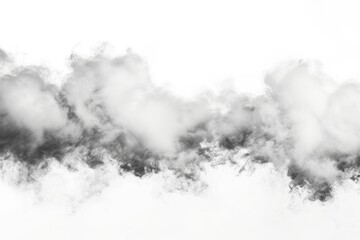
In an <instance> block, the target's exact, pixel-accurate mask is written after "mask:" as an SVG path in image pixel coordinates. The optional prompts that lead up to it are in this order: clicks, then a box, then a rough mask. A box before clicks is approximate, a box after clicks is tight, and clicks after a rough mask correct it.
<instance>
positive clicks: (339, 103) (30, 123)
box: [0, 49, 360, 201]
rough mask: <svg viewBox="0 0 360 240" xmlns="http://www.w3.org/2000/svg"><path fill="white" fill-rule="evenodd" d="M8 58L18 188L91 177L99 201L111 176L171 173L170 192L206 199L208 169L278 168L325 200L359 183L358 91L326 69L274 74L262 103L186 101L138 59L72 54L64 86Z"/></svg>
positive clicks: (4, 130)
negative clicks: (62, 176)
mask: <svg viewBox="0 0 360 240" xmlns="http://www.w3.org/2000/svg"><path fill="white" fill-rule="evenodd" d="M0 58H1V59H0V60H1V62H0V63H1V65H0V66H1V69H0V71H1V76H0V117H1V121H0V124H1V125H0V158H1V162H0V164H1V171H2V174H3V175H4V176H9V175H11V177H10V179H11V180H10V181H11V182H12V183H15V184H18V185H19V184H20V185H24V184H25V185H27V184H36V185H38V186H39V187H40V188H41V184H42V181H43V179H44V178H46V176H47V174H50V173H51V171H52V168H53V166H54V164H58V165H60V166H62V168H64V169H66V171H69V172H72V173H74V174H75V172H81V171H84V169H93V170H94V171H95V172H96V174H95V175H96V176H95V175H94V177H93V179H92V181H93V182H94V184H92V185H91V186H90V185H89V189H90V188H95V190H94V191H95V192H98V191H102V190H103V189H104V188H106V174H108V173H109V171H110V172H114V171H115V172H117V174H119V175H126V174H133V175H135V176H136V177H139V178H143V177H144V176H148V175H155V174H161V173H164V172H166V173H167V174H170V175H171V176H172V178H173V180H172V182H171V184H170V185H169V186H168V187H169V189H171V190H175V189H177V190H179V191H195V192H201V191H203V190H204V189H206V185H207V183H206V182H205V181H203V180H202V177H201V175H202V171H205V170H204V169H206V167H207V166H217V165H220V164H230V165H231V166H232V167H233V168H235V169H237V170H236V171H238V173H239V174H242V173H243V172H246V171H250V170H251V169H252V168H253V166H254V165H268V164H271V165H273V166H274V168H275V169H276V170H277V171H278V172H279V174H284V177H285V178H289V179H290V183H289V189H290V190H291V191H290V193H289V194H293V193H294V191H295V192H296V191H299V190H300V191H302V190H304V189H305V190H306V191H307V198H308V199H310V200H319V201H327V200H330V199H332V196H333V186H334V185H340V186H341V184H342V182H343V181H347V180H352V181H355V182H357V181H358V179H359V177H360V123H359V121H358V120H359V118H360V84H359V83H358V82H356V81H350V82H345V83H342V84H338V83H336V82H334V81H333V80H332V79H331V77H330V76H327V75H326V73H323V72H322V70H321V64H320V63H319V62H317V61H310V60H293V61H288V62H284V63H281V64H279V66H278V67H277V68H275V69H271V70H269V71H268V72H267V73H266V75H265V77H264V82H265V83H266V86H267V88H266V90H265V91H264V93H263V94H262V95H259V96H248V95H245V94H241V93H237V92H236V91H234V90H232V88H231V86H230V87H229V86H228V87H227V88H224V89H220V90H219V91H217V92H214V91H210V90H207V91H204V92H203V93H202V94H200V95H199V96H198V97H196V98H193V99H191V100H188V99H182V98H181V96H176V95H174V94H172V93H171V92H169V91H167V90H166V89H164V88H162V87H159V86H156V85H155V84H153V83H152V81H151V76H150V75H149V72H148V65H147V63H146V62H145V61H144V60H143V59H142V58H141V56H139V55H138V54H136V53H134V52H132V51H131V50H129V51H128V52H127V53H126V54H125V55H122V56H112V55H111V54H109V53H107V52H106V51H104V49H100V50H99V51H97V52H95V53H94V54H93V56H91V57H86V58H85V57H82V56H80V55H77V54H72V55H71V56H70V58H69V66H70V71H69V73H68V74H67V75H66V76H65V77H64V78H63V79H62V80H61V81H60V83H59V84H51V83H50V81H48V77H49V75H50V74H51V70H50V69H47V68H45V67H42V66H21V65H20V66H18V65H17V64H16V63H15V62H14V59H13V58H12V57H11V54H10V53H6V52H5V51H3V50H1V51H0ZM109 169H110V170H109ZM94 185H95V187H94ZM54 187H55V188H56V186H54ZM89 189H84V191H89Z"/></svg>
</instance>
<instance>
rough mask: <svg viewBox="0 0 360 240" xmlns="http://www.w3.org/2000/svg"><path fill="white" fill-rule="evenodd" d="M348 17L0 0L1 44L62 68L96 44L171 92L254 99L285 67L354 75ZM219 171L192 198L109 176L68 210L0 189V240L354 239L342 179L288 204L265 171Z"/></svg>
mask: <svg viewBox="0 0 360 240" xmlns="http://www.w3.org/2000/svg"><path fill="white" fill-rule="evenodd" d="M359 13H360V3H358V1H348V0H341V1H333V0H327V1H325V0H323V1H322V0H311V1H310V0H302V1H289V0H252V1H240V0H238V1H228V0H221V1H211V0H208V1H197V0H191V1H190V0H183V1H160V0H156V1H145V0H132V1H108V0H102V1H89V0H88V1H76V0H62V1H45V0H44V1H41V0H32V1H28V0H21V1H20V0H0V48H3V49H4V50H5V51H8V52H9V54H12V55H13V56H14V57H15V58H16V59H17V61H18V62H20V63H27V64H43V65H46V66H48V67H49V68H51V69H54V70H58V71H66V59H67V58H68V57H69V55H70V54H71V51H73V50H77V49H80V48H85V49H86V48H92V47H95V46H96V45H97V44H99V43H101V42H103V41H106V42H109V43H110V44H112V45H113V46H114V47H115V48H116V49H118V50H119V51H125V50H126V49H127V48H132V49H133V50H134V51H136V52H138V53H139V54H140V55H142V56H143V57H144V58H145V59H146V61H147V62H148V63H149V66H150V72H151V76H152V79H153V81H154V82H155V83H157V84H160V85H166V86H167V87H168V88H170V89H172V90H173V91H174V92H176V93H177V94H179V95H184V96H187V95H193V94H195V93H198V92H199V91H201V89H204V87H209V88H216V87H217V86H220V85H221V82H222V81H226V80H228V79H232V80H233V81H234V83H235V85H236V88H237V89H238V90H239V91H242V92H248V93H252V94H259V93H262V92H263V90H264V85H263V83H262V79H263V76H264V74H265V72H266V71H267V70H269V69H271V67H273V66H275V65H276V64H277V63H279V62H280V61H283V60H289V59H300V58H305V59H317V60H319V61H321V62H322V63H323V67H324V71H325V72H326V73H328V74H329V75H330V76H331V77H333V78H334V79H335V80H337V81H344V80H347V79H350V78H355V79H360V14H359ZM229 171H230V170H229V169H226V168H224V169H222V170H219V171H218V172H212V171H210V173H209V176H208V183H209V186H210V187H209V191H208V192H207V193H206V194H204V195H201V196H194V195H191V194H189V195H187V194H181V193H174V194H161V192H162V188H161V184H159V183H158V181H159V180H158V179H157V178H154V179H153V178H150V179H146V180H144V181H140V180H138V179H135V178H131V177H129V178H126V179H122V180H121V181H120V180H116V181H115V182H114V184H112V185H111V186H110V187H109V188H108V189H107V191H106V192H105V193H104V194H103V195H100V196H98V197H97V198H95V199H93V200H91V201H89V202H86V203H84V205H83V206H82V207H81V209H80V210H78V211H76V212H75V213H69V211H67V210H64V209H63V208H66V207H59V206H58V205H57V203H56V204H45V203H36V201H35V202H34V201H33V200H32V197H30V196H29V194H28V193H23V192H22V191H21V190H15V189H14V188H13V187H9V186H8V185H7V184H3V183H2V184H1V185H0V192H1V195H0V236H1V237H0V238H1V239H126V240H128V239H305V238H306V239H358V237H357V232H356V229H357V228H358V226H359V221H358V219H357V216H359V213H360V207H359V204H358V202H359V200H360V197H359V196H360V194H359V193H358V192H357V190H356V189H355V187H354V186H352V185H351V184H350V183H348V185H346V184H345V187H343V188H342V189H343V190H339V192H338V193H337V194H338V195H339V196H337V198H336V200H333V201H331V202H330V203H328V204H326V205H325V206H324V205H321V204H319V203H309V202H305V203H302V202H297V200H294V199H292V197H291V196H290V195H289V194H288V189H287V187H286V186H287V183H286V182H283V181H284V180H283V178H281V177H276V176H275V175H276V174H274V173H273V171H272V170H271V169H268V168H265V169H263V170H259V171H257V172H256V173H255V174H253V175H251V176H242V177H235V176H234V173H231V171H230V172H229ZM349 184H350V185H349ZM49 188H51V187H49ZM50 192H51V191H50ZM55 195H56V194H55ZM60 205H61V204H60ZM61 206H63V205H61Z"/></svg>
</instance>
